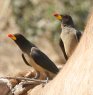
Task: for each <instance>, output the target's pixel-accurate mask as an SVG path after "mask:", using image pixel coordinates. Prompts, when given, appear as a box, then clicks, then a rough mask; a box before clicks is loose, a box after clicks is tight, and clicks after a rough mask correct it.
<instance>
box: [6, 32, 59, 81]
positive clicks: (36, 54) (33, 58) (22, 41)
mask: <svg viewBox="0 0 93 95" xmlns="http://www.w3.org/2000/svg"><path fill="white" fill-rule="evenodd" d="M8 37H10V38H11V39H12V40H14V42H15V43H16V44H17V45H18V46H19V48H20V49H21V51H22V58H23V60H24V61H25V63H26V64H27V65H29V66H32V67H33V68H34V69H35V70H36V72H42V73H43V74H44V75H45V74H47V75H49V77H48V76H47V75H45V76H46V79H47V80H48V79H49V78H50V79H52V78H53V77H54V76H55V75H56V74H57V73H58V72H59V69H58V68H57V66H56V65H55V64H54V63H53V62H52V61H51V60H50V59H49V58H48V56H47V55H46V54H44V53H43V52H42V51H41V50H40V49H39V48H38V47H37V46H36V45H34V44H33V43H31V42H30V41H29V40H27V39H26V38H25V37H24V36H23V35H22V34H19V33H16V34H8ZM25 56H26V57H25ZM36 76H38V75H36Z"/></svg>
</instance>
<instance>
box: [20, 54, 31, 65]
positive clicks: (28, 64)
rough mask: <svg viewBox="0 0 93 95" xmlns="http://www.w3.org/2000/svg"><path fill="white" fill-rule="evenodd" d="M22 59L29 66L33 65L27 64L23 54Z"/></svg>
mask: <svg viewBox="0 0 93 95" xmlns="http://www.w3.org/2000/svg"><path fill="white" fill-rule="evenodd" d="M22 59H23V61H24V62H25V63H26V64H27V65H28V66H31V65H30V64H29V63H28V62H27V60H26V58H25V56H24V54H23V53H22Z"/></svg>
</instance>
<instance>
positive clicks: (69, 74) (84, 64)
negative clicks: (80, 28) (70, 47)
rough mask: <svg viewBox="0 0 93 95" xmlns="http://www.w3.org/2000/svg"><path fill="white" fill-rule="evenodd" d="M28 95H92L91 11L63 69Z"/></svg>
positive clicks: (92, 47) (92, 29)
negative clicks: (73, 50) (79, 38)
mask: <svg viewBox="0 0 93 95" xmlns="http://www.w3.org/2000/svg"><path fill="white" fill-rule="evenodd" d="M28 95H93V11H92V13H91V15H90V17H89V20H88V23H87V25H86V28H85V31H84V34H83V36H82V38H81V40H80V43H79V44H78V46H77V48H76V50H75V52H74V53H73V55H72V56H71V57H70V59H69V60H68V61H67V63H66V65H65V66H64V68H63V69H62V70H61V71H60V72H59V74H58V75H57V76H56V77H55V79H53V80H52V81H51V82H49V83H48V84H47V85H46V86H45V87H43V88H42V86H40V85H39V86H36V87H35V88H34V89H32V90H30V91H29V92H28Z"/></svg>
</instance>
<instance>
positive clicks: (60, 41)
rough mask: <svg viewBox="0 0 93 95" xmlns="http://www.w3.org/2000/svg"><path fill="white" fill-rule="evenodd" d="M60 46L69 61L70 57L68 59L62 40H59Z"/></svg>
mask: <svg viewBox="0 0 93 95" xmlns="http://www.w3.org/2000/svg"><path fill="white" fill-rule="evenodd" d="M59 45H60V47H61V50H62V52H63V54H64V57H65V59H66V60H68V57H67V55H66V51H65V47H64V43H63V41H62V40H61V38H60V39H59Z"/></svg>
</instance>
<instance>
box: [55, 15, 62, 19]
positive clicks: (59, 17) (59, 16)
mask: <svg viewBox="0 0 93 95" xmlns="http://www.w3.org/2000/svg"><path fill="white" fill-rule="evenodd" d="M54 16H55V17H56V18H57V19H58V20H62V16H61V15H60V14H54Z"/></svg>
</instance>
